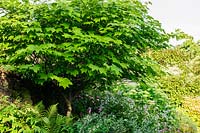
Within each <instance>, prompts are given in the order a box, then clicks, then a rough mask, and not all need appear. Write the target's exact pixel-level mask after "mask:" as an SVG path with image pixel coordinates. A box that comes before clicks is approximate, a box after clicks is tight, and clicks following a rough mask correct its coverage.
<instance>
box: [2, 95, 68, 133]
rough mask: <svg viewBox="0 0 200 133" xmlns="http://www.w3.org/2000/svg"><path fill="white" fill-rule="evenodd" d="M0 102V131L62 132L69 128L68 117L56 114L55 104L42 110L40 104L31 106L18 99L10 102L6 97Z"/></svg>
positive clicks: (18, 132)
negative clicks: (46, 109)
mask: <svg viewBox="0 0 200 133" xmlns="http://www.w3.org/2000/svg"><path fill="white" fill-rule="evenodd" d="M0 104H1V107H0V132H11V133H16V132H17V133H24V132H34V133H62V132H63V133H64V132H67V131H68V130H69V129H70V128H69V122H70V118H66V117H64V116H61V115H58V113H57V110H56V105H53V106H51V107H50V108H49V110H48V111H45V112H44V110H43V109H42V108H43V107H42V106H39V105H41V104H39V105H38V106H36V107H35V108H33V107H32V106H31V105H29V104H24V103H21V102H20V101H18V100H15V102H14V103H11V102H9V100H8V98H6V97H3V98H2V99H1V100H0Z"/></svg>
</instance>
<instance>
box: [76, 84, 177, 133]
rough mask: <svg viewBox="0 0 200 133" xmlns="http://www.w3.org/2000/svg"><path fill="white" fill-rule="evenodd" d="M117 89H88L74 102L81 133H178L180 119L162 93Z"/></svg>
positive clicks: (124, 88)
mask: <svg viewBox="0 0 200 133" xmlns="http://www.w3.org/2000/svg"><path fill="white" fill-rule="evenodd" d="M112 89H114V90H113V91H114V92H112V93H111V92H108V91H105V92H98V91H95V92H88V93H87V94H85V93H84V94H82V95H79V96H78V97H77V99H76V101H75V102H74V106H75V109H77V110H76V113H78V112H79V114H78V115H79V116H81V118H80V119H78V121H77V122H75V124H74V127H75V129H76V131H77V132H78V131H80V132H124V133H125V132H135V133H138V132H149V133H152V132H175V131H178V128H179V126H178V118H177V116H176V112H175V110H174V108H173V107H172V106H170V105H169V103H168V102H167V99H166V97H164V96H163V94H162V93H160V92H158V91H156V90H155V89H154V88H149V87H146V88H145V87H144V86H143V87H142V85H140V87H136V86H130V85H127V84H121V85H120V84H118V85H117V86H113V87H112Z"/></svg>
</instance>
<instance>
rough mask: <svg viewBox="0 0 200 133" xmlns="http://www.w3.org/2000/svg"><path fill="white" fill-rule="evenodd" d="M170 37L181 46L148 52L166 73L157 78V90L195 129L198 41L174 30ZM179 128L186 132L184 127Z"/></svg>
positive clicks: (197, 116) (199, 77)
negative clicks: (178, 109)
mask: <svg viewBox="0 0 200 133" xmlns="http://www.w3.org/2000/svg"><path fill="white" fill-rule="evenodd" d="M174 36H175V37H176V38H177V39H178V40H182V41H183V42H182V44H181V45H179V46H176V47H174V48H171V49H165V50H160V51H154V52H152V51H150V52H149V55H150V57H153V58H154V60H155V61H158V63H159V64H160V65H161V67H162V68H163V70H164V71H165V72H167V73H166V75H163V76H161V77H157V81H158V87H159V88H161V89H162V90H163V92H165V93H166V94H167V95H168V96H169V98H170V99H171V102H172V103H174V104H175V105H177V106H178V107H179V108H180V109H181V112H184V113H183V114H184V115H185V116H189V117H190V119H192V120H194V122H195V123H196V125H198V127H199V123H200V122H199V117H200V114H199V112H198V110H199V109H198V108H199V104H198V102H199V100H198V97H199V95H200V89H199V86H200V80H199V79H200V75H199V74H200V73H199V72H200V69H199V65H200V63H199V57H200V45H199V41H197V42H195V41H194V40H193V38H192V37H191V36H189V35H187V34H185V33H183V32H181V31H177V33H175V34H174ZM193 125H195V124H193ZM183 127H185V129H188V130H189V128H188V127H187V126H184V124H183ZM193 127H194V126H193ZM185 129H183V130H185ZM185 132H190V131H185Z"/></svg>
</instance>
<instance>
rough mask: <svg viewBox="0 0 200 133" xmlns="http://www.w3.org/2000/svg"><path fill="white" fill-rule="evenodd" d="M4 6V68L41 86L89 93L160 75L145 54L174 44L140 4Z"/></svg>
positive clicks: (72, 0)
mask: <svg viewBox="0 0 200 133" xmlns="http://www.w3.org/2000/svg"><path fill="white" fill-rule="evenodd" d="M0 7H1V11H2V12H3V13H2V14H1V17H0V48H1V51H0V63H1V64H2V65H3V67H4V69H6V70H8V71H12V72H14V73H16V74H19V75H20V76H21V77H22V78H24V79H31V80H33V81H34V82H35V83H37V84H43V83H44V82H48V81H52V80H53V81H56V83H57V84H58V85H59V86H61V87H63V88H67V87H69V86H70V85H76V86H77V85H79V88H84V87H85V86H90V87H91V86H92V85H94V84H97V83H100V84H101V85H103V84H107V83H111V82H112V81H113V80H116V79H120V78H122V77H124V78H129V79H134V80H138V78H141V77H144V76H149V75H152V74H153V75H154V74H155V73H156V71H155V70H153V68H152V67H151V66H150V63H149V61H148V59H144V58H143V57H141V56H140V54H141V53H143V52H144V51H146V49H147V48H153V49H158V48H163V47H166V41H167V40H168V36H167V35H166V34H165V32H164V31H163V29H162V28H161V26H160V23H159V22H158V21H156V20H154V19H153V18H152V17H151V16H149V15H148V8H147V6H146V5H144V4H142V3H141V2H139V1H138V0H123V1H121V0H108V1H104V0H100V1H99V0H67V1H61V0H57V1H55V2H53V3H50V2H47V3H45V2H37V3H31V2H27V1H23V2H20V1H17V0H2V1H1V2H0Z"/></svg>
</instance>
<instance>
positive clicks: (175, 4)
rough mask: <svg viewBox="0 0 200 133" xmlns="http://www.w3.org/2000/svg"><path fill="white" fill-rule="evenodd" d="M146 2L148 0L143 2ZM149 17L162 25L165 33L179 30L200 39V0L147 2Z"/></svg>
mask: <svg viewBox="0 0 200 133" xmlns="http://www.w3.org/2000/svg"><path fill="white" fill-rule="evenodd" d="M143 1H148V0H143ZM149 1H151V2H152V5H151V6H149V8H150V15H151V16H153V17H154V18H155V19H157V20H159V21H160V22H161V23H162V26H163V28H164V29H165V30H166V31H167V32H171V31H174V30H175V29H178V28H180V29H181V30H182V31H184V32H186V33H187V34H189V35H192V36H193V37H194V38H195V40H196V39H197V40H199V39H200V0H149Z"/></svg>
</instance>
